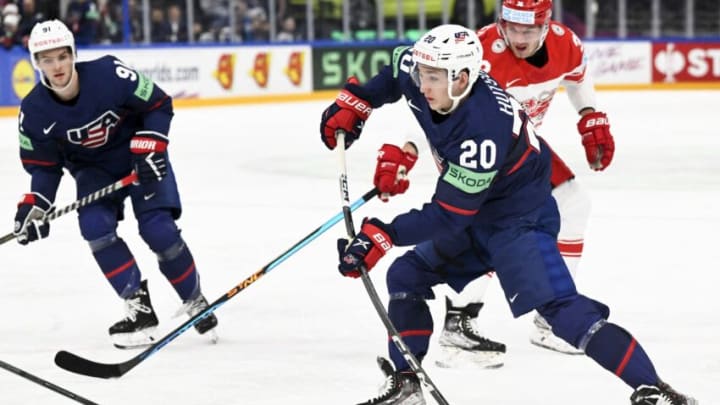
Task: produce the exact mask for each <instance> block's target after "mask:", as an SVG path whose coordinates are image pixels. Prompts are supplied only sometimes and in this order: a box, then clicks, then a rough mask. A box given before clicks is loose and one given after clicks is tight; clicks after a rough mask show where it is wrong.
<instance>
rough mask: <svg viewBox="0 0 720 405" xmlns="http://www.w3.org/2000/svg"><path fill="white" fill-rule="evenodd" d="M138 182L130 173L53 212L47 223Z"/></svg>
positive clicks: (0, 241)
mask: <svg viewBox="0 0 720 405" xmlns="http://www.w3.org/2000/svg"><path fill="white" fill-rule="evenodd" d="M136 180H137V174H135V172H133V173H130V174H129V175H127V176H125V177H123V178H122V179H120V180H118V181H116V182H115V183H113V184H109V185H107V186H105V187H103V188H101V189H99V190H97V191H95V192H93V193H90V194H88V195H86V196H85V197H83V198H81V199H79V200H76V201H75V202H73V203H72V204H69V205H66V206H64V207H62V208H59V209H56V210H54V211H53V212H51V213H49V214H48V215H47V216H45V222H50V221H53V220H55V219H57V218H58V217H61V216H63V215H65V214H67V213H69V212H72V211H75V210H77V209H80V208H82V207H84V206H86V205H88V204H91V203H94V202H95V201H97V200H99V199H101V198H104V197H107V196H109V195H110V194H113V193H114V192H116V191H118V190H120V189H123V188H125V187H127V186H129V185H131V184H132V183H133V182H134V181H136ZM16 237H17V235H15V234H14V233H13V232H10V233H9V234H7V235H5V236H3V237H2V238H0V245H2V244H3V243H5V242H8V241H11V240H13V239H15V238H16Z"/></svg>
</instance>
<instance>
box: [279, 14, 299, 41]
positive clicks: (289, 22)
mask: <svg viewBox="0 0 720 405" xmlns="http://www.w3.org/2000/svg"><path fill="white" fill-rule="evenodd" d="M276 39H277V40H278V41H279V42H292V41H296V40H298V39H299V38H298V33H297V26H296V24H295V18H294V17H293V16H291V15H289V16H287V17H285V18H284V19H283V20H282V24H281V25H280V31H279V32H278V34H277V38H276Z"/></svg>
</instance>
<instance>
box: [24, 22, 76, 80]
mask: <svg viewBox="0 0 720 405" xmlns="http://www.w3.org/2000/svg"><path fill="white" fill-rule="evenodd" d="M63 47H69V48H70V52H72V55H73V63H74V59H75V57H76V54H77V53H76V51H75V38H74V37H73V34H72V32H70V30H69V29H68V27H67V26H66V25H65V24H63V22H62V21H60V20H49V21H43V22H39V23H37V24H35V26H34V27H33V29H32V31H31V32H30V39H29V40H28V50H29V51H30V61H31V63H32V65H33V68H35V69H36V70H40V67H39V66H38V65H37V56H36V55H37V54H38V53H40V52H43V51H47V50H50V49H56V48H63Z"/></svg>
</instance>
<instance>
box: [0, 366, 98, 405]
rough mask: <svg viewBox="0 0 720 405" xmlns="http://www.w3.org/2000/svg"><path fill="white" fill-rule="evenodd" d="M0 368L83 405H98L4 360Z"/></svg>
mask: <svg viewBox="0 0 720 405" xmlns="http://www.w3.org/2000/svg"><path fill="white" fill-rule="evenodd" d="M0 367H2V368H4V369H5V370H7V371H10V372H11V373H15V374H17V375H19V376H20V377H23V378H26V379H28V380H30V381H32V382H34V383H36V384H39V385H42V386H43V387H45V388H47V389H49V390H52V391H55V392H57V393H58V394H61V395H64V396H66V397H68V398H70V399H72V400H75V401H77V402H79V403H81V404H85V405H98V404H97V403H96V402H93V401H91V400H89V399H87V398H83V397H81V396H80V395H78V394H75V393H73V392H70V391H68V390H66V389H65V388H62V387H58V386H57V385H55V384H53V383H51V382H50V381H47V380H43V379H42V378H40V377H38V376H36V375H33V374H30V373H28V372H27V371H24V370H21V369H19V368H17V367H15V366H13V365H11V364H8V363H5V362H4V361H2V360H0Z"/></svg>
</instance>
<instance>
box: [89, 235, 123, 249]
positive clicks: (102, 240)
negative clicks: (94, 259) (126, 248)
mask: <svg viewBox="0 0 720 405" xmlns="http://www.w3.org/2000/svg"><path fill="white" fill-rule="evenodd" d="M117 241H118V235H117V233H115V232H111V233H108V234H105V235H103V236H100V237H99V238H97V239H93V240H89V241H88V244H89V245H90V250H91V251H92V252H93V253H95V252H99V251H101V250H103V249H105V248H106V247H108V246H111V245H112V244H113V243H115V242H117Z"/></svg>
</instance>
